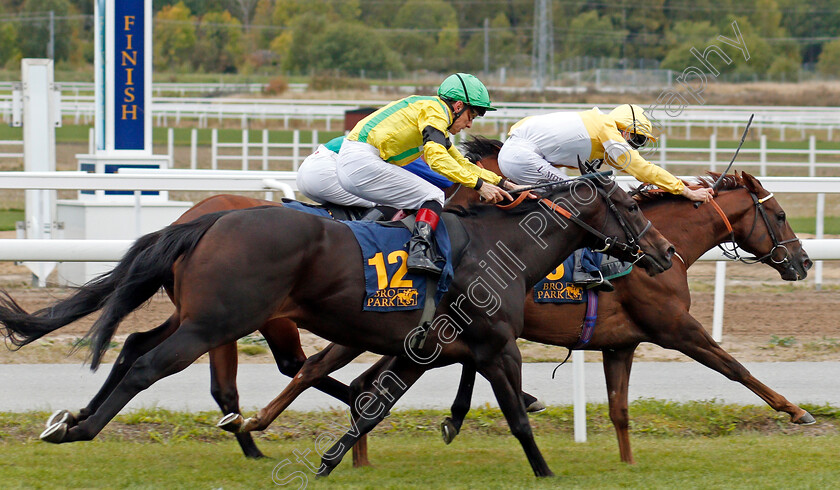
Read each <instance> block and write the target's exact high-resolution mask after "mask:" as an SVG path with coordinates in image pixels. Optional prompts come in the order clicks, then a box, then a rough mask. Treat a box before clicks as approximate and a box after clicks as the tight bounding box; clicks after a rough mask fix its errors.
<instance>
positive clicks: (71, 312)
mask: <svg viewBox="0 0 840 490" xmlns="http://www.w3.org/2000/svg"><path fill="white" fill-rule="evenodd" d="M159 236H160V234H159V233H151V234H148V235H145V236H143V237H141V238H139V239H138V240H137V241H136V242H135V243H134V245H132V247H131V249H129V251H128V252H126V254H125V256H123V258H122V260H121V261H120V262H119V263H118V264H117V266H116V267H115V268H114V269H112V270H111V271H110V272H106V273H105V274H102V275H100V276H99V277H97V278H95V279H93V280H91V281H89V282H88V283H87V284H85V285H83V286H81V287H79V288H78V289H77V290H76V292H75V293H73V294H72V295H71V296H70V297H68V298H66V299H63V300H61V301H59V302H57V303H55V304H53V305H51V306H48V307H46V308H42V309H40V310H38V311H35V312H34V313H27V312H26V310H24V309H23V308H22V307H21V306H20V305H19V304H18V303H17V302H16V301H15V300H14V299H13V298H12V297H11V296H9V294H8V293H7V292H6V291H0V333H2V335H3V336H4V337H6V338H7V339H8V340H9V342H10V343H11V344H12V345H13V346H14V347H15V348H20V347H23V346H24V345H26V344H28V343H30V342H32V341H35V340H37V339H39V338H41V337H43V336H44V335H46V334H48V333H50V332H52V331H54V330H58V329H59V328H61V327H63V326H65V325H67V324H70V323H73V322H74V321H76V320H78V319H79V318H82V317H84V316H87V315H89V314H91V313H93V312H94V311H97V310H99V309H100V308H102V306H103V305H104V304H105V301H106V300H107V298H108V296H109V295H110V294H111V293H112V292H113V291H114V289H116V287H117V285H118V283H119V282H120V281H121V280H122V278H123V276H124V275H125V273H126V272H127V271H128V268H129V266H130V265H131V263H132V262H134V260H135V259H136V258H137V256H138V255H139V254H140V253H142V252H143V251H144V250H146V249H148V248H149V247H151V246H153V245H154V244H155V243H156V242H157V239H158V237H159Z"/></svg>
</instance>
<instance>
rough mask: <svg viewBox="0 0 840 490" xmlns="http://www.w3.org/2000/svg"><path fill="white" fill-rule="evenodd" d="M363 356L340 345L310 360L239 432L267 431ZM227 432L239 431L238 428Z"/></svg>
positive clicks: (323, 351)
mask: <svg viewBox="0 0 840 490" xmlns="http://www.w3.org/2000/svg"><path fill="white" fill-rule="evenodd" d="M363 352H364V350H362V349H356V348H351V347H344V346H342V345H337V344H330V345H328V346H327V347H326V348H325V349H324V350H322V351H321V352H319V353H317V354H315V355H314V356H312V357H310V358H309V359H307V360H306V361H305V362H304V363H303V367H302V368H301V369H300V371H299V372H298V373H297V374H295V375H294V377H293V378H292V381H291V382H290V383H289V384H288V385H287V386H286V388H284V389H283V391H282V392H281V393H280V394H279V395H277V397H275V398H274V399H273V400H272V401H271V402H269V404H268V405H266V406H265V407H264V408H262V409H260V410H259V412H257V414H256V415H255V416H253V417H251V418H249V419H246V420H245V422H244V423H243V424H242V426H241V427H239V428H238V431H239V432H250V431H254V430H265V429H266V427H268V426H269V425H270V424H271V422H273V421H274V419H276V418H277V417H278V416H279V415H280V413H281V412H282V411H283V410H285V409H286V407H288V406H289V404H291V403H292V402H293V401H294V400H295V398H297V397H298V395H300V394H301V393H302V392H303V391H304V390H305V389H307V388H309V387H310V386H313V385H314V384H315V383H317V382H319V381H321V380H322V379H323V378H324V377H326V376H327V374H329V373H331V372H333V371H335V370H336V369H339V368H341V367H343V366H346V365H347V363H348V362H350V361H352V360H353V359H355V358H356V357H358V356H359V355H360V354H361V353H363ZM223 428H225V429H231V428H233V429H236V427H223Z"/></svg>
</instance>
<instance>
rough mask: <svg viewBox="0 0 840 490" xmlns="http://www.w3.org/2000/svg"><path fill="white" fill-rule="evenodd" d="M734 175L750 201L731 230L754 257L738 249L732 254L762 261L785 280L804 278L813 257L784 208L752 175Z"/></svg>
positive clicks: (744, 204)
mask: <svg viewBox="0 0 840 490" xmlns="http://www.w3.org/2000/svg"><path fill="white" fill-rule="evenodd" d="M733 178H734V180H735V182H736V184H737V185H738V186H739V187H742V188H743V189H744V190H746V192H747V193H748V194H749V197H748V198H747V199H749V201H748V202H744V203H743V206H744V207H745V208H746V212H745V213H744V214H743V218H742V219H739V220H738V221H737V222H733V223H732V233H733V235H734V238H735V243H736V244H737V245H738V246H739V247H741V248H743V249H744V250H746V251H747V252H749V253H752V254H754V255H755V257H753V258H742V257H739V256H738V255H737V248H736V249H735V250H733V251H732V252H730V254H732V256H733V258H739V259H741V260H742V261H745V262H749V263H752V262H763V263H765V264H767V265H769V266H770V267H772V268H774V269H776V270H777V271H779V274H780V275H781V276H782V279H784V280H785V281H796V280H798V279H805V277H806V276H807V275H808V269H810V268H811V265H812V263H811V259H810V258H808V254H807V253H805V250H804V249H803V248H802V243H801V242H800V240H799V238H797V236H796V234H795V233H794V232H793V230H792V229H791V227H790V224H789V223H788V222H787V218H786V216H785V210H784V209H782V206H780V205H779V202H778V201H777V200H776V199H775V198H774V197H773V194H772V193H771V192H768V191H767V190H766V189H765V188H764V187H762V185H761V183H760V182H759V181H758V179H756V178H755V177H753V176H752V175H750V174H748V173H746V172H741V174H740V175H736V176H734V177H733Z"/></svg>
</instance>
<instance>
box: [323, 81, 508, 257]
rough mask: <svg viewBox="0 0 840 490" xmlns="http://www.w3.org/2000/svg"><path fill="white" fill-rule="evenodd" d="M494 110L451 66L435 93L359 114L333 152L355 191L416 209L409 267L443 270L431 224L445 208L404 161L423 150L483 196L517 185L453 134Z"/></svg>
mask: <svg viewBox="0 0 840 490" xmlns="http://www.w3.org/2000/svg"><path fill="white" fill-rule="evenodd" d="M492 110H495V108H493V106H492V104H491V102H490V96H489V94H488V93H487V88H486V87H485V86H484V84H482V83H481V81H479V80H478V79H477V78H476V77H474V76H472V75H468V74H466V73H456V74H454V75H451V76H449V77H448V78H446V80H444V81H443V83H441V85H440V87H439V88H438V91H437V96H430V97H424V96H417V95H413V96H410V97H406V98H404V99H401V100H398V101H395V102H392V103H390V104H388V105H386V106H385V107H383V108H381V109H379V110H378V111H376V112H374V113H373V114H370V115H369V116H367V117H366V118H364V119H362V120H361V121H359V123H358V124H356V126H355V127H354V128H353V130H352V131H350V134H348V135H347V138H346V139H345V141H344V143H343V144H342V145H341V150H340V151H339V153H338V161H337V174H338V181H339V183H340V184H341V186H342V187H343V188H344V189H345V190H347V191H348V192H350V193H351V194H353V195H356V196H358V197H360V198H362V199H366V200H368V201H372V202H374V203H377V204H384V205H386V206H392V207H395V208H399V209H418V211H417V216H416V222H415V227H414V234H413V236H412V237H411V241H410V242H409V255H408V260H407V266H408V270H409V271H410V272H415V273H417V272H429V273H440V269H439V268H438V267H437V266H436V265H435V264H434V255H435V251H434V249H433V247H432V243H433V242H432V240H433V238H434V230H435V227H436V226H437V223H438V220H439V214H440V212H441V210H442V209H443V202H444V196H443V191H442V190H441V189H440V188H438V187H436V186H434V185H432V184H430V183H429V182H426V181H425V180H423V179H422V178H420V177H418V176H416V175H414V174H412V173H411V172H409V171H407V170H405V169H403V168H402V166H403V165H405V164H407V163H410V162H411V161H413V160H415V159H416V158H417V157H418V156H419V155H421V154H422V156H423V158H424V160H425V161H426V163H428V165H429V167H430V168H431V169H432V170H434V171H435V172H437V173H439V174H441V175H443V176H444V177H446V178H447V179H449V180H451V181H452V182H455V183H458V184H461V185H464V186H467V187H470V188H473V189H475V190H477V191H478V193H479V194H480V195H481V197H482V198H484V199H485V200H487V201H488V202H498V201H501V200H502V199H510V198H511V197H510V194H508V193H507V192H506V191H505V190H504V189H505V188H508V189H514V188H515V187H516V186H515V185H513V184H512V183H510V182H507V181H503V179H502V178H501V177H500V176H498V175H496V174H495V173H493V172H491V171H488V170H485V169H482V168H480V167H478V166H476V165H475V164H473V163H472V162H470V161H469V160H467V159H466V158H464V156H463V155H461V152H460V151H458V149H457V148H456V147H455V146H454V145H452V143H451V141H450V140H449V135H450V134H457V133H458V132H460V131H461V130H462V129H466V128H469V127H471V126H472V121H473V119H474V118H476V117H479V116H483V115H484V113H485V112H486V111H492Z"/></svg>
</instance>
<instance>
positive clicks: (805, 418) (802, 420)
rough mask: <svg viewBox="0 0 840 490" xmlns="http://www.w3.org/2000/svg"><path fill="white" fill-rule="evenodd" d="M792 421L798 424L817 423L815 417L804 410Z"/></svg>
mask: <svg viewBox="0 0 840 490" xmlns="http://www.w3.org/2000/svg"><path fill="white" fill-rule="evenodd" d="M793 423H794V424H799V425H812V424H816V423H817V419H815V418H814V416H813V415H811V414H810V413H808V412H805V413H803V414H802V415H801V416H800V417H799V418H798V419H796V420H794V421H793Z"/></svg>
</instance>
